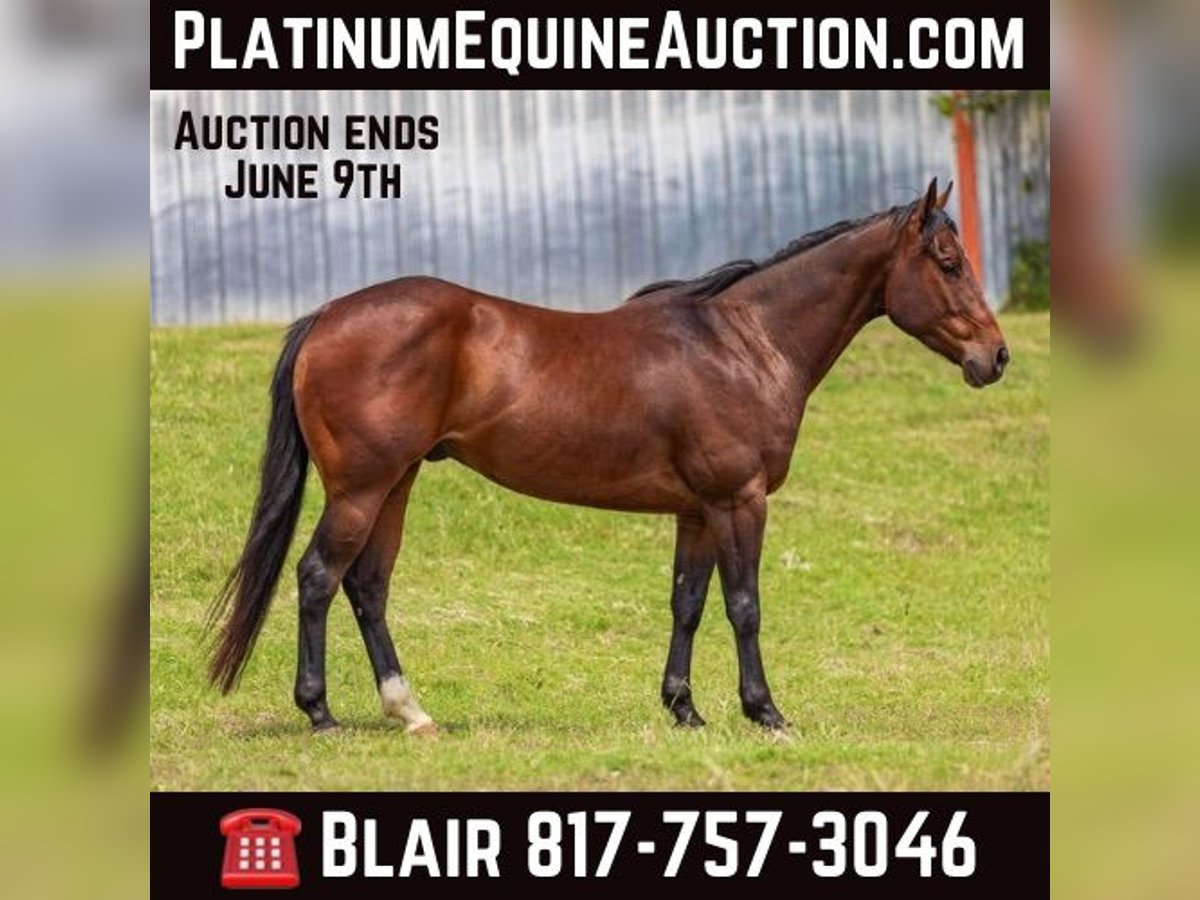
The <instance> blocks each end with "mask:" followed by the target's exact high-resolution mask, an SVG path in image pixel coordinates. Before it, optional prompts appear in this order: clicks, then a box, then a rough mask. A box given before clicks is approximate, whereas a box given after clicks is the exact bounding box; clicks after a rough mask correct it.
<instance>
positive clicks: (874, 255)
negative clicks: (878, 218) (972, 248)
mask: <svg viewBox="0 0 1200 900" xmlns="http://www.w3.org/2000/svg"><path fill="white" fill-rule="evenodd" d="M889 233H890V230H889V229H888V226H887V224H886V223H876V224H874V225H870V226H867V227H865V228H863V229H862V230H861V231H858V232H848V233H846V234H844V235H841V236H839V237H836V238H834V239H832V240H830V241H829V242H827V243H825V244H821V245H818V246H817V247H814V248H812V249H811V250H807V251H804V252H802V253H800V254H798V255H796V256H794V257H792V258H791V259H786V260H783V261H782V262H778V263H775V264H774V265H772V266H770V267H768V268H766V269H764V270H763V271H762V272H760V273H758V274H757V275H754V276H752V278H748V279H746V282H745V283H744V285H745V287H744V289H743V290H741V291H739V292H738V293H737V294H736V295H734V296H733V297H732V299H731V302H732V303H733V304H735V305H738V306H740V307H741V312H742V314H743V315H745V316H748V317H750V318H752V319H753V321H754V322H755V323H756V325H757V327H758V328H759V329H761V331H762V333H763V335H764V336H765V337H766V338H767V339H768V340H769V341H770V342H771V343H772V344H773V345H774V346H775V347H776V348H777V349H778V350H779V351H780V353H782V355H783V356H784V357H785V358H786V359H787V360H788V362H789V363H790V364H791V367H792V370H793V373H794V375H795V378H796V380H797V381H798V382H799V383H800V385H801V386H802V387H803V389H804V390H805V392H806V393H808V392H811V391H812V390H813V389H814V388H815V387H816V386H817V385H818V384H819V383H820V381H821V379H823V378H824V377H825V374H826V373H827V372H828V371H829V370H830V368H832V366H833V364H834V363H835V362H836V361H837V359H838V357H839V356H841V354H842V351H843V350H845V349H846V347H847V346H848V345H849V344H850V341H852V340H853V339H854V336H855V335H856V334H858V332H859V331H861V330H862V328H863V326H865V325H866V324H867V323H868V322H869V321H871V320H872V319H874V318H876V317H877V316H878V315H880V314H881V313H882V311H883V310H882V301H883V287H884V282H885V280H886V278H887V270H888V264H889V262H890V260H891V258H892V256H893V253H894V245H893V241H892V239H891V238H890V236H889ZM730 293H731V294H733V293H734V292H732V291H731V292H730Z"/></svg>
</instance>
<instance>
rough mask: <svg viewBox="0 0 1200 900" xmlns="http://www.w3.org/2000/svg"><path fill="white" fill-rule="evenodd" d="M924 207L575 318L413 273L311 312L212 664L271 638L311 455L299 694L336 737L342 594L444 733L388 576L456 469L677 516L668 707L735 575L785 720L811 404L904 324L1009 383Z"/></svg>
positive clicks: (230, 665) (398, 714)
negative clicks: (782, 576)
mask: <svg viewBox="0 0 1200 900" xmlns="http://www.w3.org/2000/svg"><path fill="white" fill-rule="evenodd" d="M949 192H950V188H947V190H946V192H945V193H944V194H941V195H940V196H939V194H938V185H937V179H934V180H933V181H932V182H931V183H930V185H929V188H928V190H927V191H926V192H925V194H924V195H922V196H921V197H920V198H919V199H918V200H916V201H914V202H913V203H911V204H908V205H906V206H900V207H895V208H893V209H890V210H887V211H886V212H882V213H877V214H875V215H872V216H868V217H866V218H864V219H858V220H855V221H847V222H840V223H838V224H836V225H832V226H830V227H828V228H825V229H823V230H821V231H817V232H814V233H812V234H809V235H806V236H804V237H801V238H799V239H798V240H796V241H793V242H792V243H791V244H789V245H788V246H787V247H785V248H784V249H783V250H781V251H779V252H778V253H776V254H775V255H774V256H772V257H770V258H769V259H767V260H766V261H764V262H759V263H755V262H751V261H738V262H732V263H727V264H726V265H724V266H721V267H719V268H717V269H715V270H713V271H712V272H710V273H708V274H706V275H703V276H701V277H699V278H696V279H694V280H691V281H665V282H658V283H656V284H652V285H648V286H647V287H645V288H643V289H642V290H640V291H638V292H637V293H636V294H635V295H633V296H632V297H631V298H629V301H628V302H626V303H624V304H622V305H620V306H619V307H617V308H615V309H612V310H608V311H605V312H597V313H577V312H562V311H555V310H549V309H543V308H539V307H535V306H528V305H525V304H522V303H518V302H515V301H512V300H507V299H503V298H500V297H493V296H489V295H487V294H482V293H479V292H477V291H473V290H470V289H468V288H465V287H462V286H460V285H456V284H450V283H448V282H445V281H441V280H438V279H434V278H424V277H410V278H400V279H398V280H395V281H390V282H387V283H384V284H378V285H374V286H372V287H368V288H365V289H363V290H360V291H358V292H356V293H353V294H349V295H347V296H344V297H341V298H339V299H336V300H332V301H330V302H329V303H327V304H326V305H325V306H323V307H321V308H320V309H318V310H317V311H316V312H314V313H312V314H311V315H308V316H305V317H304V318H302V319H299V320H298V321H297V322H295V323H294V324H293V325H292V326H291V328H290V330H289V331H288V333H287V337H286V339H285V341H284V346H283V351H282V353H281V355H280V357H279V361H278V364H277V365H276V368H275V374H274V377H273V379H272V382H271V397H272V405H271V414H270V423H269V425H268V430H267V443H266V449H265V452H264V455H263V460H262V473H261V487H260V491H259V494H258V500H257V503H256V505H255V508H254V513H253V517H252V519H251V522H250V528H249V535H248V537H247V539H246V544H245V547H244V549H243V551H242V554H241V558H240V559H239V560H238V562H237V564H236V565H235V566H234V568H233V570H232V572H231V573H230V575H229V578H228V580H227V581H226V582H225V585H224V587H223V589H222V590H221V591H220V593H219V594H218V595H217V597H216V598H215V600H214V604H213V607H212V609H211V611H210V617H209V623H210V625H212V624H215V622H216V620H218V619H219V618H220V617H221V615H222V614H224V615H225V619H224V623H223V627H222V629H221V632H220V635H219V637H218V639H217V642H216V646H215V648H214V652H213V656H212V659H211V665H210V671H209V675H210V678H211V680H212V681H213V682H214V683H216V684H218V685H219V686H220V688H221V689H222V691H223V692H228V691H230V690H232V689H233V688H234V687H235V686H236V684H237V683H238V680H239V678H240V676H241V673H242V670H243V667H244V666H245V664H246V660H247V658H248V657H249V654H250V652H251V650H252V649H253V646H254V642H255V639H256V638H257V636H258V633H259V630H260V629H261V627H262V624H263V620H264V617H265V615H266V612H267V607H268V604H269V602H270V599H271V595H272V593H273V591H274V588H275V584H276V582H277V580H278V578H279V574H280V570H281V568H282V566H283V562H284V559H285V556H286V554H287V551H288V546H289V544H290V543H291V540H292V535H293V532H294V530H295V526H296V520H297V517H298V515H299V512H300V506H301V498H302V495H303V490H304V482H305V478H306V474H307V469H308V461H309V459H310V458H311V459H312V461H313V463H314V465H315V467H316V469H317V472H318V473H319V474H320V477H321V481H322V483H323V484H324V488H325V507H324V511H323V512H322V514H321V518H320V521H319V523H318V524H317V527H316V530H315V533H314V534H313V536H312V540H311V542H310V543H309V545H308V548H307V550H305V552H304V554H303V556H302V557H301V559H300V562H299V564H298V567H297V582H298V588H299V620H300V640H299V653H298V657H299V658H298V666H297V673H296V682H295V702H296V704H297V705H298V706H299V707H300V709H302V710H303V711H304V712H305V713H307V714H308V717H309V719H310V720H311V723H312V726H313V728H314V729H324V728H330V727H333V726H336V725H337V721H336V720H335V719H334V717H333V715H332V714H331V713H330V711H329V705H328V703H327V702H326V696H325V628H326V618H327V614H328V612H329V607H330V604H331V602H332V600H333V597H334V595H335V594H336V593H337V589H338V586H339V585H341V586H342V587H344V588H345V590H346V594H347V595H348V597H349V599H350V603H351V605H352V607H353V610H354V615H355V617H356V618H357V621H358V627H359V629H360V630H361V632H362V638H363V642H364V643H365V644H366V650H367V655H368V656H369V657H370V660H371V665H372V667H373V668H374V672H375V680H376V684H377V687H378V691H379V695H380V699H381V702H382V706H383V712H384V714H385V715H387V716H389V717H391V718H396V719H399V720H401V721H402V722H403V723H404V725H405V726H406V727H407V730H408V731H410V732H414V733H420V732H427V731H433V730H435V726H434V725H433V720H432V719H431V718H430V717H429V716H428V715H427V714H426V713H425V711H424V710H422V708H421V707H420V705H418V703H417V700H416V697H415V696H414V694H413V692H412V690H411V688H410V687H409V684H408V682H407V681H406V679H405V677H404V674H403V670H402V669H401V667H400V662H399V660H398V659H397V656H396V650H395V646H394V644H393V642H392V638H391V636H390V634H389V633H388V627H387V622H386V619H385V615H384V612H385V608H386V605H387V598H388V585H389V581H390V578H391V574H392V568H393V565H394V564H395V561H396V554H397V552H398V551H399V549H400V542H401V537H402V535H403V530H404V514H405V508H406V505H407V503H408V498H409V491H410V490H411V489H412V486H413V481H414V480H415V479H416V477H417V473H418V471H419V470H420V468H421V465H422V462H423V461H425V460H442V459H446V458H449V459H453V460H457V461H458V462H460V463H462V464H463V465H466V466H469V467H470V468H472V469H474V470H475V471H476V472H479V473H480V474H482V475H484V476H485V477H487V478H489V479H491V480H492V481H495V482H497V483H499V484H501V485H503V486H505V487H507V488H511V489H512V490H515V491H520V492H521V493H524V494H529V495H531V496H534V497H539V498H542V499H545V500H552V501H557V502H560V503H573V504H580V505H584V506H592V507H601V508H605V509H615V510H625V511H631V512H643V513H665V514H670V515H673V516H675V517H676V523H677V530H676V543H675V563H674V578H673V582H672V590H671V611H672V614H673V618H674V625H673V629H672V632H671V640H670V649H669V650H668V653H667V663H666V671H665V673H664V676H663V680H662V701H663V703H664V705H665V706H666V707H667V709H668V710H670V712H671V713H672V714H673V715H674V717H675V721H676V723H677V724H679V725H682V726H701V725H703V724H704V719H703V718H702V717H701V716H700V713H699V712H697V710H696V705H695V703H694V701H693V699H692V686H691V658H692V638H693V635H694V634H695V631H696V627H697V625H698V624H699V622H700V616H701V613H702V611H703V608H704V603H705V597H706V595H707V593H708V586H709V581H710V579H711V576H712V572H713V569H714V567H715V568H716V570H717V572H718V573H719V576H720V583H721V587H722V589H723V592H724V598H725V610H726V613H727V616H728V619H729V622H730V624H731V625H732V627H733V633H734V636H735V639H736V644H737V657H738V672H739V677H738V689H739V694H740V698H741V703H742V710H743V711H744V712H745V714H746V716H748V717H749V718H750V719H751V720H752V721H753V722H756V723H758V724H759V725H762V726H765V727H766V728H770V729H778V728H784V727H786V725H787V722H786V721H785V719H784V717H783V716H782V715H781V714H780V712H779V710H778V709H776V707H775V703H774V702H773V700H772V698H771V691H770V689H769V687H768V686H767V678H766V675H765V673H764V670H763V662H762V657H761V654H760V652H759V643H758V635H759V622H760V615H759V592H758V569H759V558H760V554H761V550H762V542H763V530H764V527H765V525H766V518H767V496H768V495H769V494H771V493H772V492H773V491H775V490H777V489H778V488H779V486H780V485H782V484H783V482H784V478H785V477H786V475H787V472H788V466H789V464H790V462H791V459H792V451H793V448H794V446H795V444H796V438H797V435H798V433H799V428H800V421H801V418H802V416H803V414H804V408H805V403H806V401H807V398H808V396H809V395H810V394H811V393H812V391H813V390H814V389H815V388H816V387H817V385H818V384H819V383H820V381H821V379H822V378H823V377H824V376H825V374H826V372H828V371H829V369H830V367H831V366H832V365H833V363H834V361H835V360H836V359H837V358H838V356H839V355H840V354H841V352H842V351H843V350H844V349H845V348H846V346H847V345H848V344H849V343H850V340H851V339H852V338H853V337H854V336H855V334H856V333H857V332H858V331H859V330H860V329H861V328H862V327H863V326H864V325H866V324H867V322H869V321H871V320H872V319H874V318H876V317H878V316H882V315H886V316H888V317H889V318H890V319H891V320H892V322H894V323H895V324H896V325H897V326H899V327H900V328H901V329H902V330H903V331H905V332H907V333H909V334H910V335H912V336H914V337H916V338H917V339H918V340H920V341H921V342H922V343H924V344H925V345H926V346H928V347H930V348H931V349H933V350H934V351H936V352H937V353H940V354H941V355H942V356H944V357H946V358H947V359H949V360H950V361H951V362H953V363H954V364H955V365H957V366H959V367H961V370H962V375H963V378H964V379H965V381H966V382H967V383H968V384H970V385H972V386H974V387H982V386H983V385H985V384H990V383H991V382H994V381H996V380H997V379H999V378H1000V376H1001V375H1002V374H1003V372H1004V368H1005V366H1006V365H1007V364H1008V362H1009V352H1008V348H1007V347H1006V345H1005V342H1004V337H1003V335H1002V334H1001V332H1000V329H999V326H998V325H997V324H996V320H995V318H994V317H993V316H992V313H991V311H990V310H989V309H988V306H987V304H986V302H985V301H984V297H983V293H982V291H981V290H980V287H979V283H978V281H977V279H976V276H975V273H974V272H973V271H972V267H971V264H970V262H969V260H968V259H967V258H966V256H965V254H964V252H963V247H962V244H961V243H960V242H959V239H958V236H957V228H956V226H955V225H954V223H953V221H951V219H950V217H949V216H948V215H947V213H946V212H945V206H946V200H947V197H948V195H949Z"/></svg>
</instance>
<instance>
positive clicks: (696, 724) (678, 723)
mask: <svg viewBox="0 0 1200 900" xmlns="http://www.w3.org/2000/svg"><path fill="white" fill-rule="evenodd" d="M707 724H708V723H707V722H705V721H704V717H703V716H701V715H700V713H698V712H696V711H695V710H694V709H692V710H689V711H687V712H686V713H681V714H679V715H677V716H676V717H675V727H676V728H703V727H704V726H705V725H707Z"/></svg>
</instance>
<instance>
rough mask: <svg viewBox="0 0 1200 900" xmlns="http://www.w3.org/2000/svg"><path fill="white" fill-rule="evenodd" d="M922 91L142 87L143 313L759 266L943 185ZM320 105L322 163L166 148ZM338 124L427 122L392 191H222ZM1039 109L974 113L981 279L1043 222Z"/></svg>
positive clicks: (297, 310)
mask: <svg viewBox="0 0 1200 900" xmlns="http://www.w3.org/2000/svg"><path fill="white" fill-rule="evenodd" d="M931 99H932V98H931V97H930V96H929V95H928V94H924V93H921V92H910V91H882V92H738V91H728V92H707V91H695V92H631V91H624V92H620V91H617V92H603V91H602V92H582V91H575V92H516V91H513V92H505V91H486V92H474V91H470V92H418V91H395V92H358V91H345V92H302V91H252V92H216V93H189V92H158V93H154V94H152V95H151V102H152V110H151V114H152V119H151V136H152V151H151V153H152V167H151V199H150V205H151V240H152V295H151V296H152V300H151V304H152V318H153V321H154V322H155V323H157V324H184V323H187V324H206V323H217V322H236V321H283V320H287V319H290V318H292V317H295V316H297V315H299V314H301V313H303V312H305V311H306V310H308V309H311V308H312V307H314V306H316V305H318V304H320V303H322V302H324V301H325V300H326V299H328V298H330V297H334V296H337V295H339V294H343V293H346V292H348V291H351V290H354V289H356V288H359V287H362V286H365V285H368V284H371V283H373V282H376V281H382V280H385V279H388V278H393V277H396V276H398V275H405V274H434V275H438V276H440V277H443V278H447V279H450V280H454V281H459V282H462V283H464V284H467V285H469V286H471V287H475V288H478V289H480V290H483V291H488V292H491V293H497V294H502V295H505V296H510V297H515V298H519V299H522V300H527V301H529V302H534V303H538V304H542V305H546V306H554V307H561V308H575V309H599V308H604V307H607V306H611V305H613V304H615V303H617V302H618V301H619V300H620V299H621V298H622V297H624V296H625V295H626V294H628V293H629V292H630V291H632V290H633V289H635V288H637V287H638V286H640V285H642V284H644V283H646V282H649V281H653V280H656V279H660V278H667V277H689V276H692V275H695V274H697V273H699V272H701V271H704V270H706V269H709V268H711V267H712V266H714V265H717V264H719V263H722V262H724V261H726V260H728V259H733V258H737V257H745V256H751V257H757V256H763V255H766V254H768V253H770V252H771V251H773V250H775V249H776V248H778V247H779V246H781V245H782V244H784V243H786V242H787V241H788V240H790V239H791V238H793V237H795V236H796V235H798V234H801V233H804V232H806V231H810V230H812V229H814V228H817V227H820V226H823V225H826V224H829V223H831V222H834V221H837V220H839V219H844V218H849V217H854V216H859V215H864V214H867V213H869V212H872V211H874V210H877V209H882V208H885V207H888V206H892V205H894V204H896V203H902V202H907V201H909V200H911V199H912V198H913V197H914V196H916V194H917V192H918V191H919V190H920V189H921V188H923V187H924V185H925V184H926V183H927V182H928V179H929V178H930V177H931V176H932V175H940V176H942V177H943V179H944V178H946V177H950V176H952V175H953V173H954V145H953V138H952V134H951V124H950V122H949V121H948V120H947V119H946V118H945V117H943V116H942V115H941V114H940V113H939V112H938V111H937V110H936V109H935V108H934V105H933V103H932V102H931ZM183 109H190V110H191V111H192V112H193V113H194V114H196V115H199V114H226V115H228V114H232V113H241V114H263V113H279V114H283V113H288V114H305V115H307V114H317V115H320V114H327V115H329V116H330V121H331V123H332V127H331V138H333V139H334V140H333V141H331V143H332V144H333V146H332V147H331V149H330V150H329V151H327V152H322V153H319V154H313V153H308V152H305V151H298V152H294V153H292V152H287V151H281V152H248V153H247V152H244V151H243V152H239V151H231V150H226V151H216V152H210V151H193V150H180V151H176V150H174V149H173V144H174V138H175V131H176V128H177V126H178V121H179V114H180V112H181V111H182V110H183ZM348 113H367V114H412V115H436V116H438V118H439V120H440V127H439V135H440V145H439V147H438V149H437V150H435V151H432V152H422V151H419V150H413V151H407V152H398V153H379V154H372V153H369V152H368V153H358V154H354V156H355V158H356V159H361V160H376V161H389V162H394V161H397V160H398V161H400V162H401V163H402V165H403V179H404V195H403V196H402V198H400V199H398V200H382V199H375V200H362V199H344V200H343V199H337V196H336V192H335V191H333V190H331V189H330V188H331V187H332V185H329V184H328V183H327V187H326V189H325V190H323V191H322V197H321V199H316V200H246V199H242V200H231V199H228V198H226V197H224V196H223V193H222V190H221V185H222V184H223V183H225V181H227V180H229V179H231V178H232V176H233V172H234V167H235V163H236V160H237V159H238V158H240V157H242V156H247V157H248V158H250V159H251V160H253V161H257V162H289V161H306V160H313V159H320V160H321V161H323V162H324V163H325V164H326V165H324V166H323V168H324V169H325V170H328V169H329V168H330V165H329V164H330V163H331V161H332V160H333V159H335V158H337V157H341V156H349V155H351V154H347V153H344V152H341V151H339V149H338V147H337V146H336V139H337V135H338V133H339V128H338V123H339V122H340V119H341V117H342V116H343V115H345V114H348ZM1049 142H1050V138H1049V111H1048V109H1046V108H1045V107H1044V106H1043V105H1041V104H1040V103H1038V102H1037V101H1036V100H1035V99H1033V98H1022V99H1020V100H1018V101H1017V102H1014V103H1010V104H1006V105H1004V106H1003V107H1001V108H1000V109H999V110H998V111H996V112H993V113H989V114H980V115H979V117H978V148H977V151H978V167H979V182H980V183H979V190H980V203H981V212H982V219H983V244H984V256H985V272H984V283H985V289H986V290H987V293H988V296H989V299H990V300H991V301H992V302H993V303H998V302H1000V301H1002V300H1003V298H1004V296H1005V294H1006V292H1007V285H1008V277H1009V269H1010V262H1011V257H1012V251H1013V247H1014V245H1015V244H1016V243H1017V241H1019V240H1021V239H1022V238H1029V237H1034V238H1045V237H1046V235H1047V231H1048V224H1049V165H1050V162H1049V160H1050V152H1049Z"/></svg>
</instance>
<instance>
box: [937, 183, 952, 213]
mask: <svg viewBox="0 0 1200 900" xmlns="http://www.w3.org/2000/svg"><path fill="white" fill-rule="evenodd" d="M952 190H954V182H953V181H950V182H949V183H948V184H947V185H946V189H945V190H944V191H942V195H941V196H940V197H938V199H937V208H938V209H943V210H944V209H945V208H946V204H947V203H948V202H949V200H950V192H951V191H952Z"/></svg>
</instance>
